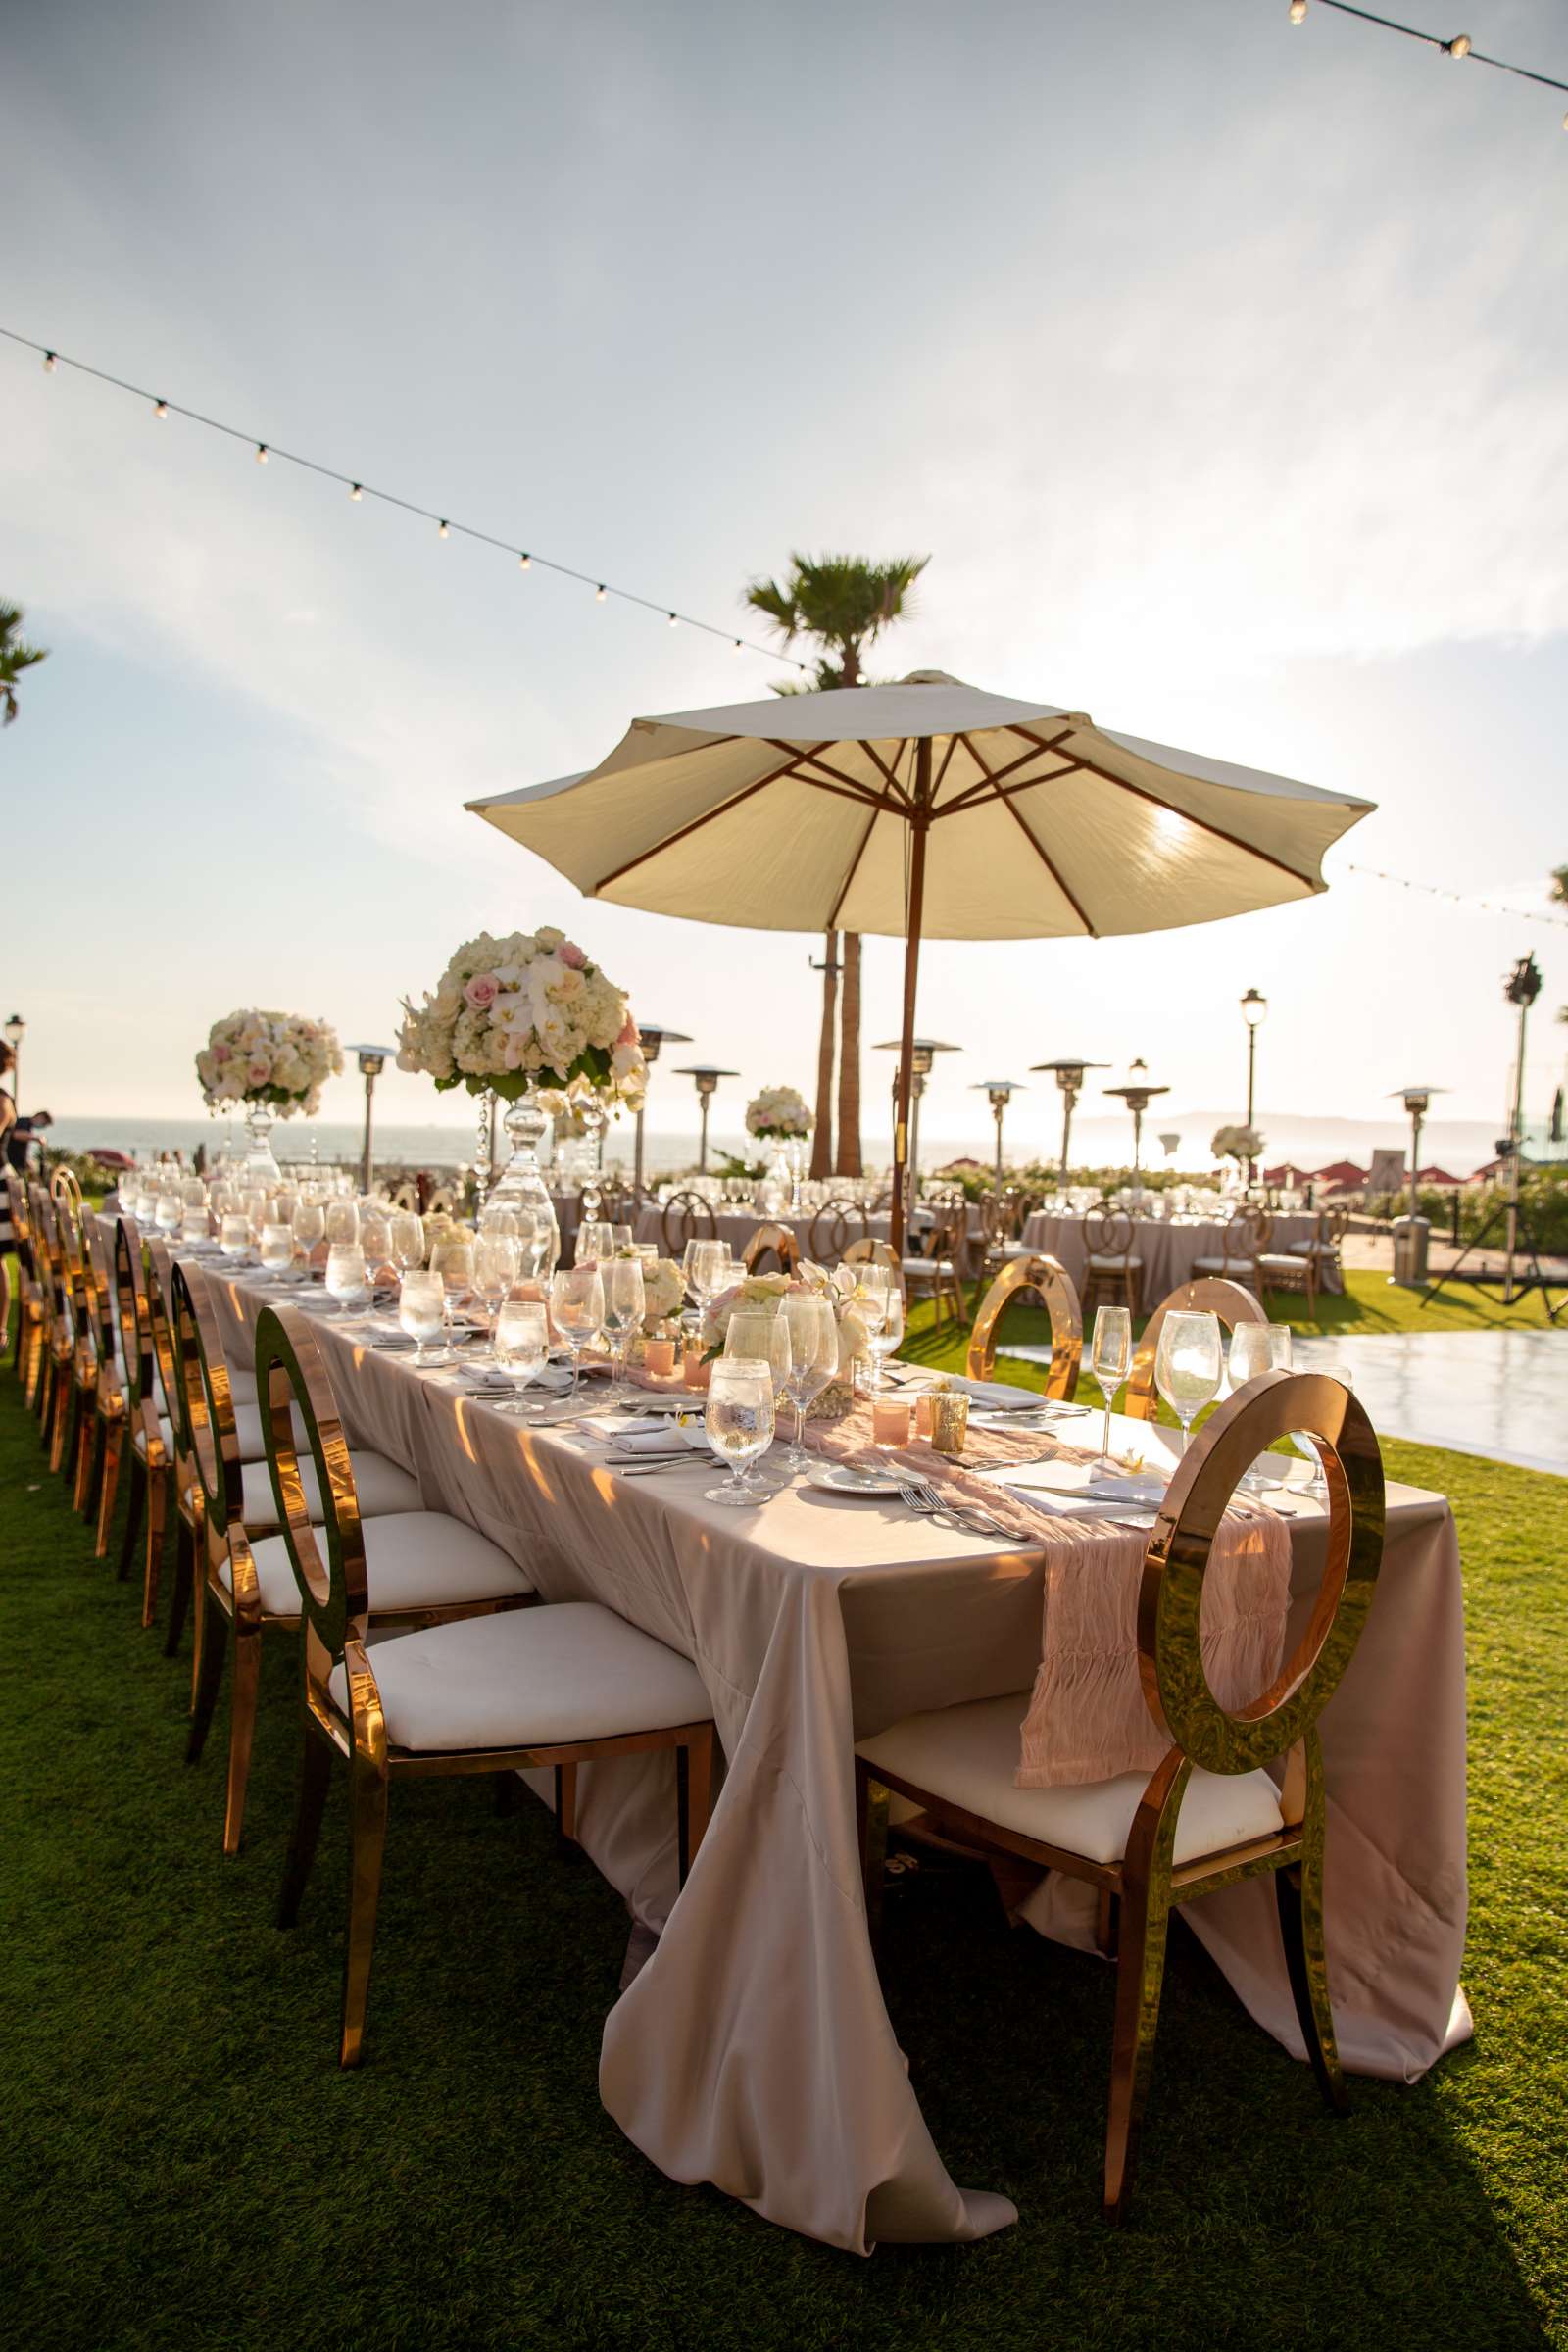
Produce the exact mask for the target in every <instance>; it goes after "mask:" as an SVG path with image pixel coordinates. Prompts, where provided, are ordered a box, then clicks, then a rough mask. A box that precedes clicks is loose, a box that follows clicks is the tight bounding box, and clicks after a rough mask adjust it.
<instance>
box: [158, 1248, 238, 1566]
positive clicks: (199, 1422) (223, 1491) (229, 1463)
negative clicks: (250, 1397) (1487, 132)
mask: <svg viewBox="0 0 1568 2352" xmlns="http://www.w3.org/2000/svg"><path fill="white" fill-rule="evenodd" d="M168 1303H169V1309H170V1316H171V1321H172V1337H173V1349H174V1386H175V1393H176V1395H177V1397H178V1398H179V1423H178V1443H179V1446H180V1450H181V1452H182V1453H184V1454H185V1455H186V1456H187V1457H188V1459H189V1461H190V1463H191V1467H192V1470H193V1473H194V1475H195V1480H196V1485H197V1488H198V1489H199V1491H200V1494H201V1500H202V1510H203V1514H204V1516H205V1520H206V1525H207V1533H208V1540H209V1544H211V1545H212V1546H214V1547H217V1546H221V1545H226V1544H227V1541H228V1537H229V1533H230V1531H231V1530H232V1529H233V1528H235V1527H237V1526H238V1525H239V1524H240V1502H241V1486H240V1462H239V1439H238V1437H237V1435H236V1433H235V1427H234V1399H233V1396H232V1393H231V1391H230V1389H229V1382H228V1359H227V1357H226V1356H225V1355H224V1353H223V1344H222V1341H221V1338H220V1337H219V1331H218V1318H217V1315H216V1314H215V1313H214V1311H213V1300H212V1294H211V1292H210V1291H209V1289H208V1287H207V1277H206V1275H205V1274H203V1273H202V1272H201V1271H200V1270H199V1269H198V1268H197V1267H194V1266H191V1267H188V1268H187V1267H186V1266H183V1265H175V1266H174V1268H173V1270H172V1274H171V1276H170V1281H169V1290H168ZM237 1583H238V1577H237V1574H236V1585H237ZM238 1598H239V1594H238V1593H237V1592H236V1599H238Z"/></svg>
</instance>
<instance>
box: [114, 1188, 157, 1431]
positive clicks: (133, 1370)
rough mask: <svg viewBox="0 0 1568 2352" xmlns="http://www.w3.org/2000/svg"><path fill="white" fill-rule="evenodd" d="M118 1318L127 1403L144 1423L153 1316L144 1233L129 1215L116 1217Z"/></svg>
mask: <svg viewBox="0 0 1568 2352" xmlns="http://www.w3.org/2000/svg"><path fill="white" fill-rule="evenodd" d="M115 1319H116V1321H117V1322H118V1324H119V1326H120V1352H121V1354H122V1355H123V1357H124V1359H125V1401H126V1405H127V1408H128V1410H129V1412H130V1414H131V1417H132V1419H134V1420H139V1421H142V1422H143V1423H145V1421H146V1417H147V1412H148V1410H149V1409H152V1408H153V1406H154V1397H153V1333H152V1318H151V1315H150V1314H149V1312H148V1307H147V1277H146V1273H145V1271H144V1268H143V1265H142V1255H141V1237H140V1235H139V1234H138V1233H137V1231H136V1229H135V1227H134V1226H133V1225H132V1224H131V1223H130V1221H129V1219H128V1218H126V1217H117V1218H116V1219H115Z"/></svg>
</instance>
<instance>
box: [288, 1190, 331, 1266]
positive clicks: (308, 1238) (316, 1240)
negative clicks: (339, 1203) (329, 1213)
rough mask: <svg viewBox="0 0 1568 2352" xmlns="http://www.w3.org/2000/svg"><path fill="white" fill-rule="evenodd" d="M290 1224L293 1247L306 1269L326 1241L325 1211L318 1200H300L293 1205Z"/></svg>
mask: <svg viewBox="0 0 1568 2352" xmlns="http://www.w3.org/2000/svg"><path fill="white" fill-rule="evenodd" d="M291 1222H292V1224H293V1227H294V1247H295V1248H296V1249H297V1250H298V1251H299V1253H300V1255H301V1257H303V1258H304V1260H305V1264H306V1267H307V1269H308V1268H309V1266H310V1263H311V1259H312V1257H313V1256H314V1255H315V1252H316V1251H317V1250H318V1249H319V1247H320V1245H321V1243H322V1242H323V1241H324V1240H325V1239H326V1210H325V1209H324V1208H323V1207H322V1205H321V1203H320V1201H307V1200H304V1199H301V1200H299V1201H296V1202H295V1203H294V1215H293V1218H292V1220H291Z"/></svg>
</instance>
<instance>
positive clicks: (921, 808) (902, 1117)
mask: <svg viewBox="0 0 1568 2352" xmlns="http://www.w3.org/2000/svg"><path fill="white" fill-rule="evenodd" d="M930 799H931V738H930V737H929V736H928V735H922V736H921V737H920V738H919V740H918V741H917V742H916V744H915V747H914V809H913V812H912V814H911V816H910V819H909V823H910V828H911V830H912V832H913V836H914V838H913V841H912V843H911V844H910V849H909V907H908V917H907V922H906V924H905V939H904V1028H903V1030H902V1032H901V1034H900V1038H899V1092H898V1099H897V1103H896V1106H895V1109H894V1116H893V1200H892V1202H891V1204H890V1207H891V1224H892V1238H893V1248H894V1250H895V1251H896V1253H897V1254H898V1256H899V1257H901V1258H902V1257H903V1255H904V1237H905V1231H906V1228H907V1221H908V1212H909V1206H910V1203H909V1201H908V1200H907V1197H906V1196H907V1189H908V1175H909V1090H910V1084H911V1077H912V1072H913V1069H914V997H915V989H916V986H917V984H918V981H919V976H920V923H921V918H922V916H923V914H924V911H925V837H926V830H927V827H928V826H929V824H930V821H931V820H930V816H929V813H928V809H929V803H930Z"/></svg>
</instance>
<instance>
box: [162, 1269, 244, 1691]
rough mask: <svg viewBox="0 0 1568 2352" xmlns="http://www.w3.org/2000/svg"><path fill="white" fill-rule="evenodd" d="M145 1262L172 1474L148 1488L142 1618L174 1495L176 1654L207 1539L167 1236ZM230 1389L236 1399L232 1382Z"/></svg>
mask: <svg viewBox="0 0 1568 2352" xmlns="http://www.w3.org/2000/svg"><path fill="white" fill-rule="evenodd" d="M143 1267H144V1275H145V1280H146V1291H145V1294H144V1295H145V1298H146V1302H147V1328H148V1332H149V1335H150V1338H151V1342H152V1356H153V1378H154V1382H155V1384H156V1390H157V1404H158V1409H159V1412H160V1416H161V1418H160V1430H161V1431H162V1428H163V1425H164V1424H165V1423H167V1425H168V1431H169V1435H168V1438H167V1440H166V1445H167V1446H168V1450H169V1455H170V1464H169V1470H170V1475H169V1477H168V1480H167V1481H165V1482H161V1483H160V1484H157V1485H155V1486H153V1487H151V1488H149V1493H148V1506H147V1566H146V1575H145V1579H144V1581H143V1585H142V1613H141V1621H142V1624H143V1625H144V1626H147V1625H151V1623H152V1621H153V1611H154V1609H155V1608H156V1606H157V1602H158V1587H159V1582H160V1579H161V1577H162V1573H163V1557H164V1540H165V1532H166V1525H167V1513H168V1505H169V1502H170V1501H171V1500H172V1502H173V1505H174V1580H173V1585H172V1589H171V1592H170V1595H169V1624H168V1626H167V1627H166V1628H165V1632H164V1655H165V1657H166V1658H172V1657H173V1656H174V1655H175V1654H176V1653H177V1651H178V1649H179V1642H180V1636H181V1635H182V1634H183V1632H184V1630H185V1619H186V1616H187V1614H188V1613H189V1609H190V1603H191V1593H192V1592H193V1590H194V1588H195V1582H196V1560H197V1557H198V1555H199V1552H200V1548H201V1544H202V1540H203V1537H202V1529H203V1504H202V1489H201V1482H200V1480H199V1479H198V1478H197V1476H196V1462H195V1456H194V1454H193V1453H192V1450H191V1438H190V1430H189V1426H188V1418H187V1414H186V1410H185V1400H184V1395H183V1390H184V1383H183V1381H182V1380H181V1378H180V1371H179V1360H178V1348H177V1346H176V1343H175V1337H174V1310H173V1279H174V1260H173V1257H172V1253H171V1250H170V1248H169V1244H168V1243H167V1242H166V1241H164V1240H162V1239H160V1240H158V1241H152V1242H149V1243H148V1244H147V1246H146V1254H145V1258H144V1261H143ZM229 1395H230V1401H232V1397H233V1391H232V1388H230V1392H229ZM160 1503H161V1504H162V1508H161V1509H160V1507H159V1505H160Z"/></svg>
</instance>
